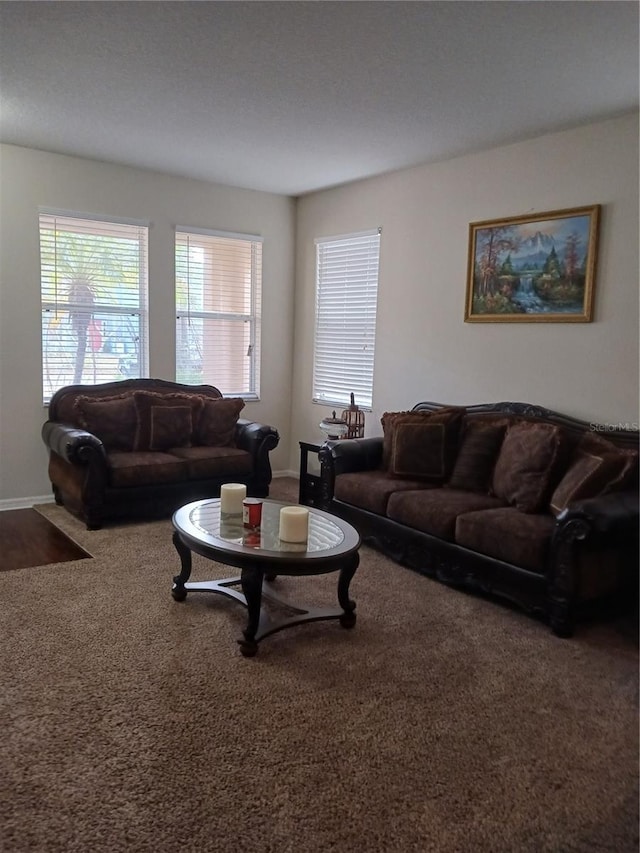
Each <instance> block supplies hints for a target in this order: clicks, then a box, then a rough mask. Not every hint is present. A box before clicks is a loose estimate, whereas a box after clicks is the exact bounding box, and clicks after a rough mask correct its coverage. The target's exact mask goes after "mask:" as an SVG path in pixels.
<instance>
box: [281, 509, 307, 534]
mask: <svg viewBox="0 0 640 853" xmlns="http://www.w3.org/2000/svg"><path fill="white" fill-rule="evenodd" d="M308 538H309V510H308V509H306V507H303V506H284V507H282V509H281V510H280V539H282V541H283V542H306V541H307V539H308Z"/></svg>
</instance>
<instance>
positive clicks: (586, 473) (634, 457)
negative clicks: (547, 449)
mask: <svg viewBox="0 0 640 853" xmlns="http://www.w3.org/2000/svg"><path fill="white" fill-rule="evenodd" d="M637 470H638V453H637V452H636V451H635V450H627V449H622V448H619V447H616V446H615V445H614V444H612V443H611V442H610V441H607V440H606V439H604V438H601V437H600V436H595V435H591V434H585V435H584V436H583V438H582V439H581V440H580V441H579V443H578V446H577V447H576V450H575V453H574V455H573V458H572V462H571V465H570V466H569V468H568V470H567V472H566V473H565V475H564V476H563V478H562V479H561V480H560V482H559V483H558V485H557V486H556V488H555V490H554V492H553V494H552V495H551V500H550V502H549V503H550V506H551V510H552V512H554V513H555V514H556V515H558V514H559V513H561V512H562V511H563V510H564V509H566V508H567V507H568V506H569V504H570V503H572V502H573V501H577V500H583V499H585V498H595V497H598V495H602V494H606V493H607V492H615V491H619V490H620V489H624V488H627V487H630V486H631V485H632V484H634V482H635V480H636V479H637Z"/></svg>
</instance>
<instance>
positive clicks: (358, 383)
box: [313, 229, 380, 409]
mask: <svg viewBox="0 0 640 853" xmlns="http://www.w3.org/2000/svg"><path fill="white" fill-rule="evenodd" d="M379 256H380V229H378V230H376V231H371V232H366V233H362V234H351V235H345V236H342V237H331V238H327V239H319V240H316V327H315V346H314V365H313V400H314V402H318V403H324V404H335V405H340V406H341V405H344V406H348V405H349V402H350V397H351V393H352V392H353V394H354V395H355V401H356V404H357V405H358V406H360V407H361V408H369V409H370V408H371V406H372V402H373V362H374V355H375V338H376V309H377V302H378V262H379Z"/></svg>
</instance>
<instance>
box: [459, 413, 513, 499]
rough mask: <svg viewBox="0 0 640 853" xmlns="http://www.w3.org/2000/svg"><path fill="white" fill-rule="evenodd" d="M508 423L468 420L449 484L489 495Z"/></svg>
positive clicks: (466, 490)
mask: <svg viewBox="0 0 640 853" xmlns="http://www.w3.org/2000/svg"><path fill="white" fill-rule="evenodd" d="M507 425H508V422H507V420H506V419H502V421H501V422H498V421H494V422H493V423H487V422H483V421H477V422H476V421H468V422H467V423H466V424H465V425H464V431H463V434H462V437H461V439H460V447H459V450H458V455H457V456H456V461H455V464H454V466H453V471H452V472H451V477H450V479H449V482H448V483H447V486H448V487H449V488H452V489H460V490H462V491H465V492H478V493H481V494H488V493H489V488H490V486H491V477H492V474H493V469H494V466H495V463H496V460H497V458H498V453H499V452H500V447H501V445H502V441H503V439H504V435H505V432H506V429H507Z"/></svg>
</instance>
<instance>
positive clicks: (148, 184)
mask: <svg viewBox="0 0 640 853" xmlns="http://www.w3.org/2000/svg"><path fill="white" fill-rule="evenodd" d="M0 170H1V171H0V177H1V181H2V199H1V206H0V217H1V219H0V224H1V228H0V264H1V266H0V508H2V507H3V502H4V505H5V507H6V506H7V505H14V506H15V505H19V503H20V500H21V499H25V502H28V501H26V499H28V498H33V497H41V496H49V495H50V494H51V489H50V484H49V480H48V477H47V456H46V452H45V447H44V444H43V442H42V440H41V438H40V428H41V426H42V423H43V421H44V420H46V417H47V410H46V408H45V407H43V405H42V381H41V343H40V337H41V333H40V257H39V240H38V207H39V206H43V207H49V208H58V209H62V210H66V211H72V212H76V213H91V214H97V215H104V216H105V217H109V216H114V217H121V218H133V219H142V220H148V221H149V222H150V223H151V227H150V230H149V321H150V322H149V326H150V335H149V348H150V352H149V365H150V375H151V376H154V377H159V378H163V379H173V378H174V376H175V308H174V248H173V246H174V226H175V225H182V226H194V227H201V228H210V229H218V230H222V231H232V232H242V233H250V234H259V235H262V236H263V237H264V247H263V300H262V306H263V309H262V310H263V333H262V373H261V399H260V401H258V402H250V403H247V405H246V407H245V409H244V410H243V413H242V415H243V417H247V418H250V419H252V420H257V421H262V422H264V423H269V424H273V425H274V426H275V427H277V429H278V430H279V431H280V432H281V434H282V438H283V440H282V443H281V446H280V447H279V448H277V449H276V450H275V451H274V452H273V453H272V454H271V458H272V462H273V466H274V468H275V469H276V470H277V469H282V468H286V467H287V464H288V455H289V454H288V445H289V435H288V433H289V412H290V398H291V394H290V389H291V364H292V352H291V343H292V335H291V329H292V327H293V292H294V278H293V270H294V245H293V240H294V233H295V202H294V201H293V200H292V199H291V198H288V197H286V196H280V195H274V194H270V193H263V192H252V191H249V190H242V189H237V188H233V187H223V186H218V185H215V184H209V183H205V182H201V181H193V180H188V179H184V178H176V177H170V176H167V175H163V174H158V173H155V172H151V171H144V170H141V169H133V168H128V167H122V166H116V165H112V164H108V163H102V162H97V161H92V160H84V159H80V158H76V157H67V156H61V155H57V154H50V153H45V152H42V151H34V150H29V149H25V148H20V147H17V146H10V145H2V146H0ZM222 390H223V391H224V389H222Z"/></svg>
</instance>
